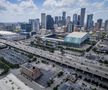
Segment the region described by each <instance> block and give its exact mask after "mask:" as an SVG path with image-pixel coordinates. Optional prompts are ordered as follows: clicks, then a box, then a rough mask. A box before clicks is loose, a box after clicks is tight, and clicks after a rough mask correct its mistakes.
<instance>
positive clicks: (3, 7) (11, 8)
mask: <svg viewBox="0 0 108 90" xmlns="http://www.w3.org/2000/svg"><path fill="white" fill-rule="evenodd" d="M107 3H108V0H44V2H43V3H42V6H41V7H40V8H38V5H36V4H35V3H34V1H33V0H17V2H16V3H12V2H9V0H0V21H1V22H4V21H6V22H10V21H11V22H16V21H28V19H29V18H39V17H40V15H41V13H42V12H45V13H47V14H51V15H52V16H56V15H58V16H60V15H61V14H62V11H66V12H67V15H70V16H71V17H72V15H73V14H74V13H77V14H80V8H82V7H85V8H87V10H86V15H87V14H91V13H93V14H95V15H94V19H95V20H96V19H97V18H104V19H108V17H107V16H108V5H107ZM37 4H38V3H37Z"/></svg>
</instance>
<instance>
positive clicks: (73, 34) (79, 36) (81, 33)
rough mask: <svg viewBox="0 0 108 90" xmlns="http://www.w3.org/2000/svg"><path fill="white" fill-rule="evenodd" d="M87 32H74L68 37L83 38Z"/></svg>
mask: <svg viewBox="0 0 108 90" xmlns="http://www.w3.org/2000/svg"><path fill="white" fill-rule="evenodd" d="M86 34H87V33H86V32H72V33H70V34H68V35H67V36H66V37H76V38H82V37H84V36H85V35H86Z"/></svg>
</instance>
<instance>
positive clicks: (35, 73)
mask: <svg viewBox="0 0 108 90" xmlns="http://www.w3.org/2000/svg"><path fill="white" fill-rule="evenodd" d="M21 67H22V68H21V74H24V75H26V76H27V77H28V78H30V79H32V80H36V79H37V78H39V77H40V76H41V75H42V73H41V71H40V69H39V68H37V67H34V66H33V65H31V64H24V65H23V66H21Z"/></svg>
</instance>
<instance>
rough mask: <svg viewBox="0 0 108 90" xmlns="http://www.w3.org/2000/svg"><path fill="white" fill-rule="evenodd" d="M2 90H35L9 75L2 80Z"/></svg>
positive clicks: (0, 86) (0, 84)
mask: <svg viewBox="0 0 108 90" xmlns="http://www.w3.org/2000/svg"><path fill="white" fill-rule="evenodd" d="M0 90H33V89H32V88H30V87H28V86H26V85H25V84H24V83H23V82H22V81H20V80H19V79H18V78H17V77H16V76H15V75H13V74H9V75H8V76H6V77H5V78H3V79H1V80H0Z"/></svg>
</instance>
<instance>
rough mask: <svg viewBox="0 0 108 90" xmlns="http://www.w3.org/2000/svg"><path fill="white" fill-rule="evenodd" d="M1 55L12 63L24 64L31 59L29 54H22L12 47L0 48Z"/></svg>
mask: <svg viewBox="0 0 108 90" xmlns="http://www.w3.org/2000/svg"><path fill="white" fill-rule="evenodd" d="M0 57H4V58H5V60H7V61H8V62H10V63H12V64H23V63H25V62H27V61H28V60H29V58H28V57H27V56H24V55H22V54H21V53H18V52H16V51H14V50H11V49H2V50H0Z"/></svg>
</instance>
